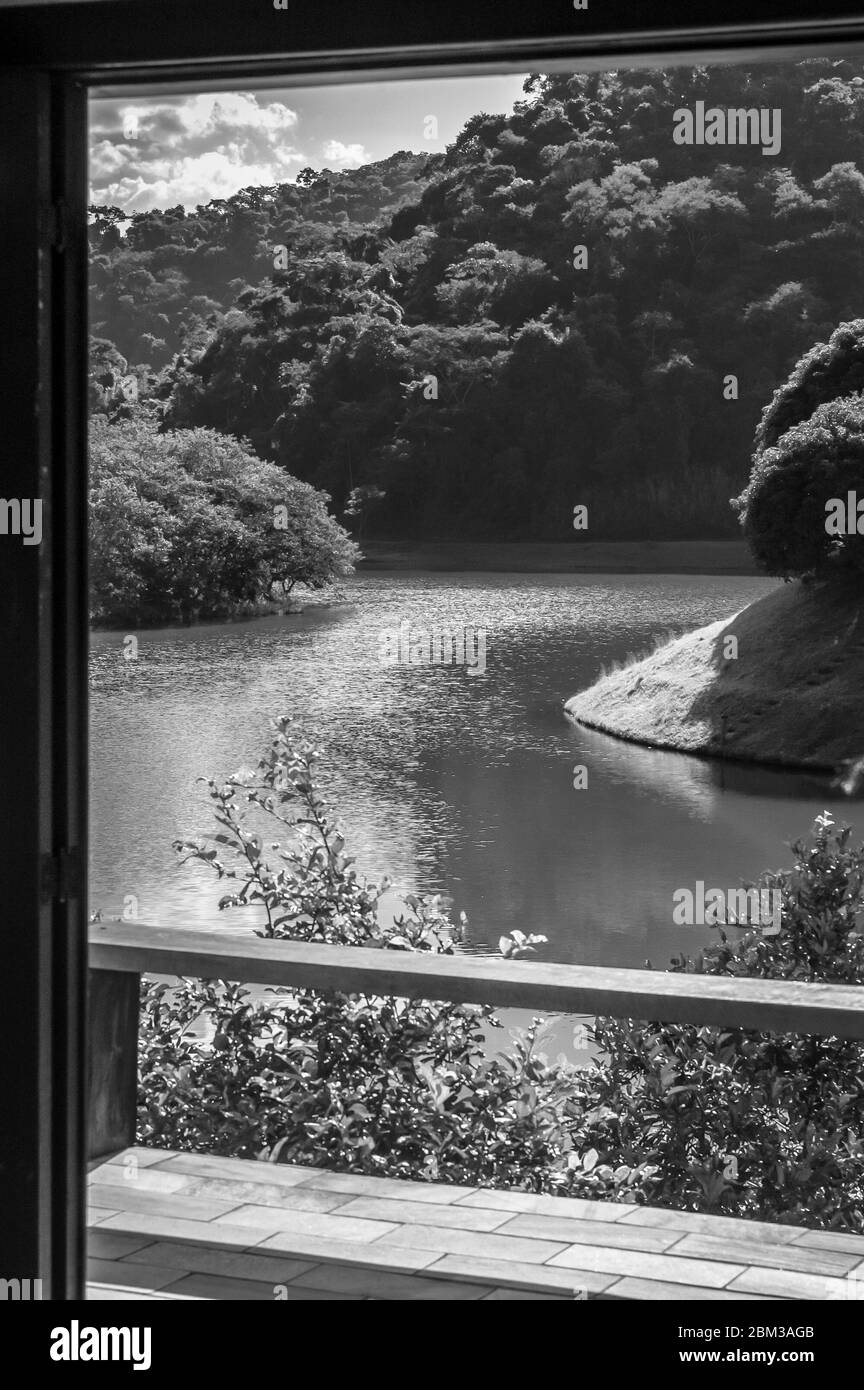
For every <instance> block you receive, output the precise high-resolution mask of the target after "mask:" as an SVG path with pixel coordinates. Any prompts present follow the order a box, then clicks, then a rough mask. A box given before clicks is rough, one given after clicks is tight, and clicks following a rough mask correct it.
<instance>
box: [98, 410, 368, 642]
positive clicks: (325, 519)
mask: <svg viewBox="0 0 864 1390" xmlns="http://www.w3.org/2000/svg"><path fill="white" fill-rule="evenodd" d="M328 500H329V499H328V498H327V497H326V495H325V494H323V493H320V492H316V491H315V489H314V488H312V487H310V486H309V485H308V484H307V483H302V482H299V481H298V480H297V479H296V478H292V477H290V476H289V475H288V474H286V473H283V472H282V470H281V469H279V468H277V467H276V466H275V465H274V464H272V463H266V462H264V461H263V460H261V459H259V458H256V456H255V455H254V454H253V453H252V452H251V451H250V450H249V448H248V447H247V446H246V445H245V444H244V443H242V442H241V441H238V440H237V439H234V438H232V437H230V436H228V435H222V434H219V433H218V432H217V431H215V430H206V429H198V430H178V431H171V432H168V433H164V434H159V433H157V432H156V429H155V425H154V423H153V421H152V420H150V419H149V418H147V417H146V416H145V415H143V414H141V413H139V414H138V415H136V416H135V417H134V418H133V419H131V420H126V421H122V422H120V423H117V424H111V423H108V422H107V421H105V420H103V419H100V418H99V417H96V418H94V420H93V422H92V433H91V453H90V517H91V535H92V545H91V585H92V609H93V618H94V621H96V622H97V623H100V624H103V625H106V626H117V625H123V626H129V627H140V626H146V625H148V624H149V625H151V626H157V625H161V624H164V623H170V622H182V623H189V622H193V621H196V620H202V619H206V618H211V619H215V618H224V617H230V616H232V615H234V614H236V613H239V612H243V611H254V609H255V606H256V605H258V604H260V603H261V601H262V600H264V599H266V598H267V597H268V596H269V594H270V591H271V588H272V586H273V585H274V584H280V585H281V586H282V587H283V588H284V589H289V590H290V589H291V588H292V587H293V585H294V584H296V583H303V584H306V585H308V586H309V587H310V588H321V587H323V586H324V585H326V584H328V583H330V582H332V581H333V580H334V579H336V578H338V577H339V576H342V575H346V574H349V573H350V572H351V570H352V568H353V564H354V561H355V559H356V557H357V554H358V552H357V547H356V546H355V544H354V542H353V541H352V540H351V539H350V537H349V536H348V535H347V533H346V532H345V531H344V530H343V529H342V527H341V526H339V525H338V523H337V522H336V521H335V520H334V519H333V517H332V516H330V515H329V514H328V512H327V502H328Z"/></svg>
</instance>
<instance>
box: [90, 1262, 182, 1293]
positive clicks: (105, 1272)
mask: <svg viewBox="0 0 864 1390" xmlns="http://www.w3.org/2000/svg"><path fill="white" fill-rule="evenodd" d="M179 1277H180V1271H179V1270H176V1269H160V1268H159V1267H158V1266H157V1265H150V1264H139V1265H125V1264H121V1262H120V1261H119V1260H93V1259H88V1261H87V1278H88V1279H93V1280H95V1281H96V1283H99V1284H119V1285H121V1287H130V1288H137V1289H162V1288H164V1287H165V1285H166V1284H170V1283H172V1282H173V1281H174V1280H175V1279H179Z"/></svg>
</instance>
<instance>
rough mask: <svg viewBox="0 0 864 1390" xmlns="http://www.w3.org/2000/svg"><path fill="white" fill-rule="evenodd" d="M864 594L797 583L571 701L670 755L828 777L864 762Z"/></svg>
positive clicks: (586, 719) (586, 720)
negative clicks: (826, 771) (820, 772)
mask: <svg viewBox="0 0 864 1390" xmlns="http://www.w3.org/2000/svg"><path fill="white" fill-rule="evenodd" d="M862 689H864V596H862V594H861V591H860V587H858V586H857V585H855V584H839V583H836V582H835V583H833V584H831V585H830V586H829V585H822V586H819V587H816V586H810V587H805V586H804V585H802V584H801V583H794V584H786V585H782V586H780V587H778V588H777V589H775V590H773V591H772V592H771V593H770V594H768V595H766V597H765V598H762V599H759V600H758V602H756V603H752V604H750V606H749V607H748V608H745V609H743V610H742V611H741V612H740V613H737V614H735V616H734V617H732V618H726V619H723V620H722V621H721V622H717V623H712V624H711V625H710V626H709V627H703V628H700V629H699V630H698V631H696V632H691V633H688V634H687V635H686V636H684V637H680V638H678V639H677V640H676V641H673V642H670V643H668V644H667V645H666V646H663V647H661V648H660V649H659V650H658V651H656V652H654V653H653V654H652V655H651V656H648V657H646V658H645V659H643V660H637V661H634V662H632V663H631V664H629V665H627V666H625V667H623V668H621V669H619V670H615V671H612V672H610V673H609V674H608V675H605V676H604V677H603V678H602V679H601V680H600V681H598V682H597V684H596V685H594V686H592V687H591V688H590V689H589V690H586V691H583V692H582V693H581V694H578V695H574V696H573V697H572V698H571V699H570V700H568V702H567V705H566V707H565V708H566V712H567V714H568V716H569V717H570V718H571V719H573V720H575V721H576V722H578V723H581V724H586V725H588V727H590V728H593V729H599V730H601V731H603V732H605V733H611V734H615V735H617V736H618V737H621V738H627V739H632V740H635V741H637V742H640V743H646V744H650V745H652V746H654V747H658V748H674V749H677V750H679V751H681V752H687V753H709V754H714V755H720V756H724V757H732V758H744V759H747V760H754V761H759V762H771V763H784V764H789V765H797V766H807V767H817V768H828V767H836V766H837V765H838V764H840V763H842V762H843V761H845V760H847V759H851V758H857V757H860V755H861V754H862V753H864V700H862V699H861V691H862Z"/></svg>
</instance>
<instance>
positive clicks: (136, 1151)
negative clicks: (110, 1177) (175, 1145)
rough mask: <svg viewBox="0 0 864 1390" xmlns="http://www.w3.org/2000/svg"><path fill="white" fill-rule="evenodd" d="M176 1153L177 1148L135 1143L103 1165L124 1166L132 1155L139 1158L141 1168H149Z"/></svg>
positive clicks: (109, 1166)
mask: <svg viewBox="0 0 864 1390" xmlns="http://www.w3.org/2000/svg"><path fill="white" fill-rule="evenodd" d="M176 1154H177V1150H176V1149H148V1148H145V1147H143V1146H142V1145H134V1146H133V1147H132V1148H129V1149H124V1150H123V1152H122V1153H119V1154H115V1155H114V1157H113V1158H111V1159H109V1160H108V1162H107V1163H106V1164H104V1165H103V1167H106V1168H113V1167H115V1166H116V1165H118V1164H119V1165H120V1167H122V1166H123V1164H124V1163H125V1161H126V1159H127V1158H129V1157H130V1156H132V1157H134V1158H136V1159H137V1160H138V1164H139V1166H140V1167H141V1168H148V1167H149V1166H150V1164H151V1163H164V1161H165V1159H166V1158H174V1157H175V1156H176ZM94 1171H97V1170H94Z"/></svg>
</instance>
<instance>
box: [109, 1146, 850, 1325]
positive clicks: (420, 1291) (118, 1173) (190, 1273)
mask: <svg viewBox="0 0 864 1390" xmlns="http://www.w3.org/2000/svg"><path fill="white" fill-rule="evenodd" d="M90 1184H91V1186H90V1203H91V1209H90V1222H91V1230H90V1251H89V1253H90V1268H89V1280H90V1283H89V1297H90V1298H91V1299H135V1300H142V1299H180V1298H196V1299H202V1298H203V1299H252V1300H258V1301H271V1302H272V1301H274V1300H279V1299H282V1300H294V1299H330V1300H334V1299H346V1298H347V1299H385V1300H388V1301H389V1300H401V1299H439V1300H441V1299H443V1300H447V1299H493V1300H500V1299H537V1298H540V1299H546V1300H549V1299H568V1300H572V1299H574V1298H604V1299H605V1298H626V1299H663V1300H668V1299H738V1300H740V1299H760V1300H765V1299H778V1298H779V1299H855V1298H856V1297H857V1298H858V1299H864V1236H850V1235H840V1234H835V1233H831V1232H824V1231H805V1230H802V1229H801V1228H800V1227H796V1226H769V1225H764V1224H761V1223H758V1222H750V1221H735V1220H731V1219H728V1218H724V1217H714V1216H701V1215H697V1214H692V1213H684V1212H671V1211H661V1210H659V1209H657V1208H650V1207H634V1206H618V1205H615V1204H613V1203H608V1202H583V1201H576V1200H569V1199H567V1198H563V1197H538V1196H532V1195H531V1194H529V1193H523V1192H501V1191H497V1190H494V1189H486V1188H479V1189H475V1188H470V1187H446V1186H443V1185H438V1184H432V1183H411V1182H398V1181H395V1180H393V1179H389V1178H369V1177H359V1176H354V1175H352V1174H350V1173H331V1172H328V1171H327V1170H326V1169H322V1168H295V1167H291V1166H289V1165H271V1164H263V1163H253V1162H250V1161H246V1160H243V1159H231V1158H214V1157H210V1156H207V1155H201V1154H173V1153H170V1152H168V1151H167V1150H165V1149H129V1150H127V1151H126V1152H125V1153H123V1154H120V1155H118V1156H117V1157H116V1158H114V1159H112V1160H111V1162H110V1163H107V1164H103V1165H102V1166H101V1167H99V1168H97V1169H95V1170H94V1171H93V1172H92V1173H91V1175H90Z"/></svg>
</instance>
